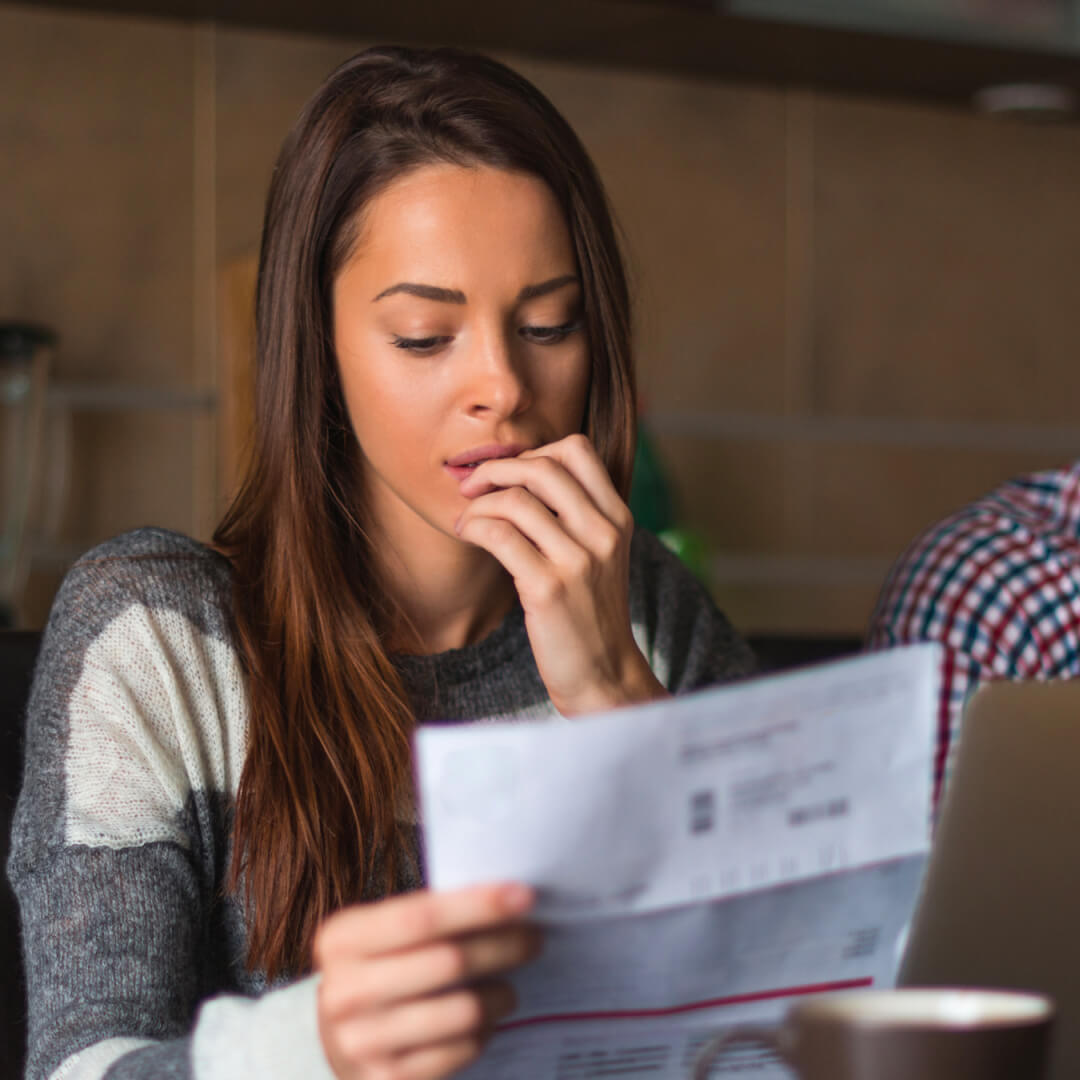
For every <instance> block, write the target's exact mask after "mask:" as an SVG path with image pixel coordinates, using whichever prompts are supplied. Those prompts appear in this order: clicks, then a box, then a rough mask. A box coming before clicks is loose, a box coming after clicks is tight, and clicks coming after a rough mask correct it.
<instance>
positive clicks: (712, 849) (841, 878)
mask: <svg viewBox="0 0 1080 1080" xmlns="http://www.w3.org/2000/svg"><path fill="white" fill-rule="evenodd" d="M939 671H940V656H939V650H938V648H937V646H934V645H920V646H912V647H907V648H902V649H895V650H891V651H888V652H881V653H875V654H871V655H867V656H862V657H858V658H854V659H850V660H844V661H840V662H838V663H834V664H828V665H823V666H821V667H818V668H812V669H807V670H804V671H800V672H794V673H790V674H784V675H779V676H774V677H771V678H763V679H760V680H755V681H750V682H745V683H741V684H738V685H734V686H730V687H721V688H718V689H715V690H708V691H703V692H700V693H697V694H692V695H688V696H684V697H681V698H676V699H672V700H670V701H665V702H659V703H656V704H652V705H647V706H642V707H639V708H632V709H622V710H619V711H617V712H612V713H607V714H602V715H595V716H590V717H584V718H577V719H574V720H568V721H565V722H546V723H517V724H475V725H465V726H435V725H432V726H427V727H423V728H421V729H420V730H419V731H418V733H417V738H416V756H417V769H418V783H419V792H420V804H421V816H422V821H423V826H424V836H425V856H426V862H427V872H428V878H429V881H430V883H431V885H432V886H433V887H434V888H453V887H457V886H461V885H467V884H472V883H478V882H487V881H496V880H499V881H501V880H518V881H524V882H527V883H529V884H530V885H532V886H534V887H535V888H536V889H537V891H538V896H539V902H538V906H537V911H536V917H537V918H538V919H539V920H540V921H541V922H543V923H545V924H547V926H548V932H547V936H546V944H545V948H544V951H543V953H542V955H541V956H540V958H539V959H538V960H537V961H535V962H534V963H533V964H531V965H530V966H528V967H527V968H525V969H523V970H522V971H521V972H520V973H518V974H517V975H516V976H515V977H514V982H515V985H516V987H517V990H518V995H519V1002H520V1003H519V1008H518V1010H517V1012H516V1013H515V1014H514V1016H513V1017H512V1018H511V1019H510V1020H509V1021H508V1022H507V1023H506V1024H504V1025H503V1027H502V1028H501V1029H500V1031H499V1033H498V1034H497V1035H496V1037H495V1039H494V1040H493V1042H492V1043H491V1045H490V1046H489V1047H488V1049H487V1051H486V1052H485V1054H484V1056H483V1057H482V1058H481V1059H480V1061H478V1062H477V1063H476V1064H475V1065H474V1066H472V1068H470V1069H469V1070H468V1071H467V1074H466V1075H467V1076H468V1077H470V1078H472V1080H489V1078H490V1080H495V1078H499V1080H512V1078H521V1080H544V1078H549V1077H550V1078H551V1080H589V1078H599V1077H605V1078H612V1077H624V1076H625V1077H633V1076H645V1075H646V1074H648V1075H649V1076H650V1077H658V1078H661V1080H666V1078H671V1080H675V1078H679V1080H683V1078H685V1077H687V1076H688V1075H689V1069H690V1065H691V1063H692V1061H693V1057H694V1055H695V1053H696V1051H697V1049H698V1048H699V1047H700V1045H701V1044H702V1043H703V1042H704V1041H705V1040H706V1039H707V1038H710V1037H711V1036H712V1035H713V1034H715V1033H716V1032H717V1031H718V1030H720V1029H722V1028H724V1027H726V1026H728V1025H730V1024H733V1023H742V1022H746V1021H753V1022H755V1023H760V1022H763V1021H772V1020H775V1019H778V1018H779V1017H780V1016H781V1015H782V1014H783V1012H784V1010H785V1008H786V1007H787V1005H788V1004H790V1002H791V1001H792V1000H793V999H795V998H796V997H798V996H800V995H803V994H807V993H814V992H821V991H826V990H831V989H842V988H850V987H856V986H871V985H873V986H887V985H891V984H892V983H893V980H894V978H895V973H896V968H897V961H898V953H899V945H900V941H901V939H902V935H903V932H904V930H905V928H906V925H907V923H908V921H909V920H910V918H911V916H912V913H913V911H914V907H915V901H916V897H917V893H918V889H919V885H920V881H921V874H922V868H923V863H924V861H925V857H926V854H927V851H928V849H929V839H930V834H929V823H930V812H931V776H932V771H933V770H932V756H933V751H934V743H935V734H934V733H935V716H936V711H937V702H938V685H939ZM755 1055H757V1057H755ZM728 1071H730V1072H732V1074H734V1073H735V1072H739V1073H740V1074H743V1073H746V1072H747V1071H751V1072H752V1075H753V1076H754V1077H755V1078H758V1080H772V1078H774V1077H775V1078H776V1080H780V1078H787V1077H789V1076H790V1074H789V1073H788V1072H786V1070H784V1069H783V1067H782V1066H780V1065H778V1064H770V1063H769V1062H768V1061H766V1060H765V1058H764V1057H763V1056H762V1054H761V1053H760V1052H758V1051H756V1050H753V1049H742V1050H740V1051H739V1052H738V1053H736V1054H733V1055H732V1056H731V1057H730V1058H729V1059H726V1064H725V1065H724V1066H718V1067H717V1069H716V1070H715V1071H714V1073H713V1075H716V1076H722V1075H725V1073H726V1072H728Z"/></svg>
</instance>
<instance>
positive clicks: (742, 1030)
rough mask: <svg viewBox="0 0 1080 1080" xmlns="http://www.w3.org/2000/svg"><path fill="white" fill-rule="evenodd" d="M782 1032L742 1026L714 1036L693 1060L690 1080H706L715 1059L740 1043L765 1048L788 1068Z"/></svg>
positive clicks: (767, 1028) (788, 1062) (788, 1061)
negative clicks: (754, 1044)
mask: <svg viewBox="0 0 1080 1080" xmlns="http://www.w3.org/2000/svg"><path fill="white" fill-rule="evenodd" d="M782 1032H783V1029H782V1028H769V1027H762V1026H754V1025H751V1024H744V1025H742V1026H740V1027H737V1028H733V1029H732V1030H731V1031H728V1032H725V1033H724V1034H723V1035H717V1036H715V1037H714V1038H712V1039H710V1040H709V1041H708V1042H707V1043H706V1044H705V1045H704V1046H703V1047H702V1048H701V1050H700V1051H699V1052H698V1056H697V1057H696V1058H695V1059H694V1071H693V1074H692V1080H707V1078H708V1075H709V1069H711V1068H712V1066H713V1063H714V1062H715V1061H716V1059H717V1058H719V1057H722V1056H723V1055H724V1054H726V1053H727V1051H728V1050H730V1049H731V1048H732V1047H733V1046H738V1045H739V1044H740V1043H756V1044H757V1045H759V1046H767V1047H768V1048H769V1049H770V1050H772V1051H773V1053H774V1054H776V1055H777V1056H778V1057H779V1058H780V1059H781V1060H782V1061H783V1062H784V1063H785V1064H786V1065H789V1066H790V1065H791V1061H790V1059H789V1057H788V1055H787V1053H786V1052H785V1048H784V1044H783V1034H782Z"/></svg>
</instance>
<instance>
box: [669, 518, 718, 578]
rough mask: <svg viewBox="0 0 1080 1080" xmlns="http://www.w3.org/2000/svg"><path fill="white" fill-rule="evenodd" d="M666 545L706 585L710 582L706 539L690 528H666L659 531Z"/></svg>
mask: <svg viewBox="0 0 1080 1080" xmlns="http://www.w3.org/2000/svg"><path fill="white" fill-rule="evenodd" d="M657 536H659V537H660V539H661V541H662V542H663V544H664V546H665V547H667V548H668V549H669V550H670V551H673V552H674V553H675V554H676V555H678V557H679V558H680V559H682V561H683V565H684V566H685V567H686V568H687V569H688V570H689V571H690V572H691V573H692V574H694V575H695V576H696V577H697V579H698V580H699V581H701V582H703V583H704V584H705V585H708V584H709V552H708V549H707V548H706V546H705V541H704V540H703V539H702V538H701V537H700V536H699V535H698V534H697V533H696V532H693V531H692V530H690V529H664V531H663V532H660V533H657Z"/></svg>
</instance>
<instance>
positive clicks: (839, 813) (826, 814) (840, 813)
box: [787, 799, 851, 825]
mask: <svg viewBox="0 0 1080 1080" xmlns="http://www.w3.org/2000/svg"><path fill="white" fill-rule="evenodd" d="M850 810H851V805H850V803H849V802H848V800H847V799H829V800H827V801H826V802H819V803H814V804H813V805H812V806H798V807H796V808H795V809H793V810H789V811H788V816H787V820H788V824H789V825H809V824H810V823H811V822H812V821H823V820H825V819H826V818H838V817H847V815H848V813H849V812H850Z"/></svg>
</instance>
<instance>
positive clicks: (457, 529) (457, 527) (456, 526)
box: [454, 514, 465, 535]
mask: <svg viewBox="0 0 1080 1080" xmlns="http://www.w3.org/2000/svg"><path fill="white" fill-rule="evenodd" d="M464 516H465V515H464V514H458V519H457V521H455V522H454V532H456V533H458V534H459V535H460V533H461V519H462V518H463V517H464Z"/></svg>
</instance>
